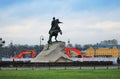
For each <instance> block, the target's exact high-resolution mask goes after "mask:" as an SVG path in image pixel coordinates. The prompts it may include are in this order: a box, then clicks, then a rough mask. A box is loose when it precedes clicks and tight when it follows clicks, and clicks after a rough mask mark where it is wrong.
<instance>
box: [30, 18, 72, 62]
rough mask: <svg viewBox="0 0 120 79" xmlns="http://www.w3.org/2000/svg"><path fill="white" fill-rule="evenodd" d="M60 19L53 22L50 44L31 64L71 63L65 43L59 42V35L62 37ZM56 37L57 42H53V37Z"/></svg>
mask: <svg viewBox="0 0 120 79" xmlns="http://www.w3.org/2000/svg"><path fill="white" fill-rule="evenodd" d="M59 23H62V22H60V21H59V19H55V17H53V20H52V22H51V28H50V30H49V39H48V44H46V45H45V46H44V49H43V50H42V51H41V52H40V53H39V54H38V55H37V56H36V57H35V58H34V59H33V60H32V61H31V62H70V61H71V60H70V59H69V57H68V56H67V55H66V54H65V50H64V48H65V42H62V41H58V40H57V36H58V33H60V34H61V35H62V30H61V29H60V27H59ZM53 36H54V37H55V42H52V37H53Z"/></svg>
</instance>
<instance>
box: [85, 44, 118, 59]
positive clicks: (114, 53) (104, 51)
mask: <svg viewBox="0 0 120 79" xmlns="http://www.w3.org/2000/svg"><path fill="white" fill-rule="evenodd" d="M86 56H91V57H113V58H117V57H120V49H119V48H118V47H117V46H113V47H98V48H94V47H90V48H88V49H87V50H86Z"/></svg>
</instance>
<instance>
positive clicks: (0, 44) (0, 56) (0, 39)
mask: <svg viewBox="0 0 120 79" xmlns="http://www.w3.org/2000/svg"><path fill="white" fill-rule="evenodd" d="M4 44H5V41H3V40H2V38H0V61H1V60H2V53H1V50H2V46H3V45H4Z"/></svg>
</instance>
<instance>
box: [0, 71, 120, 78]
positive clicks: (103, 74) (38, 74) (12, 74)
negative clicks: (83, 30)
mask: <svg viewBox="0 0 120 79" xmlns="http://www.w3.org/2000/svg"><path fill="white" fill-rule="evenodd" d="M0 79H120V70H119V69H118V70H117V69H113V70H112V69H111V70H1V71H0Z"/></svg>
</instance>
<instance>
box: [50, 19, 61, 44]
mask: <svg viewBox="0 0 120 79" xmlns="http://www.w3.org/2000/svg"><path fill="white" fill-rule="evenodd" d="M59 23H62V22H60V21H59V19H55V17H53V21H52V23H51V29H50V30H49V40H48V44H51V43H52V37H53V36H55V40H56V42H57V36H58V33H60V34H61V35H62V31H61V29H60V27H59V25H58V24H59Z"/></svg>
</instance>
